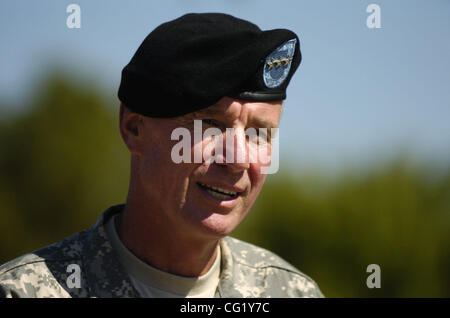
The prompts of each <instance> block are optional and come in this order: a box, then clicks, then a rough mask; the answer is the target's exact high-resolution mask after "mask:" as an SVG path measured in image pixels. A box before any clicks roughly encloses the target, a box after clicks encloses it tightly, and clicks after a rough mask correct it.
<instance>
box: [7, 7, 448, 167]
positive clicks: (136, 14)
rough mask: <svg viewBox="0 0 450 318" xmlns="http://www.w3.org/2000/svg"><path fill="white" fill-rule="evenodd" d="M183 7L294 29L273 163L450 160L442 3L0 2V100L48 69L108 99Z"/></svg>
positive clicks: (17, 98)
mask: <svg viewBox="0 0 450 318" xmlns="http://www.w3.org/2000/svg"><path fill="white" fill-rule="evenodd" d="M70 3H76V4H79V5H80V7H81V29H68V28H67V26H66V18H67V16H68V14H67V13H66V7H67V6H68V5H69V4H70ZM370 3H376V4H378V5H379V6H380V8H381V28H380V29H369V28H368V27H367V26H366V18H367V16H368V15H369V13H367V12H366V7H367V6H368V5H369V4H370ZM188 12H224V13H229V14H232V15H235V16H237V17H240V18H244V19H247V20H250V21H252V22H254V23H256V24H257V25H259V26H260V27H261V28H262V29H271V28H288V29H291V30H293V31H294V32H296V33H297V34H298V36H299V38H300V43H301V50H302V54H303V61H302V64H301V65H300V67H299V69H298V71H297V73H296V74H295V76H294V78H293V80H292V81H291V84H290V86H289V88H288V91H287V94H288V99H287V101H286V109H285V112H284V115H283V118H282V121H281V129H280V138H281V140H280V150H281V158H282V160H283V159H284V160H290V161H291V162H293V163H296V164H298V166H299V167H308V166H311V165H319V166H322V167H325V168H327V167H329V168H331V169H334V168H337V167H345V166H348V165H355V164H359V163H360V162H367V161H368V160H369V161H370V160H371V158H379V157H389V156H390V155H392V154H395V153H397V152H398V151H399V150H401V149H405V150H408V151H409V152H411V153H412V154H414V155H415V156H416V157H417V158H423V159H428V160H434V161H439V162H444V163H447V165H448V163H449V162H450V147H449V145H450V126H449V118H450V75H449V74H450V62H449V57H450V1H446V0H434V1H416V0H408V1H406V0H403V1H401V0H397V1H362V0H345V1H334V0H328V1H325V0H318V1H298V0H297V1H294V0H292V1H285V0H279V1H266V0H259V1H256V0H248V1H238V0H227V1H226V0H222V1H211V0H209V1H186V0H178V1H176V0H165V1H144V0H133V1H125V0H121V1H117V0H116V1H113V0H108V1H106V0H83V1H81V0H79V1H61V0H58V1H57V0H40V1H28V0H14V1H13V0H2V1H1V2H0V38H1V43H2V46H1V50H0V70H1V72H0V100H4V101H7V102H9V103H20V102H21V101H23V100H24V99H26V98H27V97H28V98H29V97H30V96H31V95H30V93H31V92H32V88H33V87H35V86H34V84H35V82H36V80H37V79H39V77H40V76H41V75H42V74H43V73H44V72H45V71H46V70H48V69H49V68H50V67H53V66H61V67H64V68H66V69H67V70H71V71H73V72H74V73H76V74H79V75H82V76H83V78H85V79H88V80H89V82H92V83H95V85H97V86H98V87H100V88H101V89H103V90H104V91H105V92H106V94H107V95H109V96H111V97H112V98H114V96H115V94H116V91H117V87H118V85H119V81H120V72H121V69H122V68H123V66H125V65H126V64H127V63H128V61H129V60H130V58H131V56H132V55H133V54H134V52H135V50H136V49H137V47H138V46H139V44H140V43H141V42H142V40H143V39H144V38H145V36H146V35H147V34H148V33H149V32H150V31H151V30H153V29H154V28H155V27H156V26H158V25H159V24H161V23H163V22H166V21H168V20H172V19H174V18H177V17H178V16H180V15H182V14H185V13H188ZM2 111H3V112H5V111H9V110H8V109H3V110H2ZM281 168H282V167H281Z"/></svg>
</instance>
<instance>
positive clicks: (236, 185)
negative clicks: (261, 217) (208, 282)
mask: <svg viewBox="0 0 450 318" xmlns="http://www.w3.org/2000/svg"><path fill="white" fill-rule="evenodd" d="M281 107H282V103H281V102H272V103H266V102H248V101H242V100H235V99H231V98H228V97H224V98H222V99H221V100H220V101H219V102H218V103H216V104H215V105H213V106H211V107H208V108H206V109H203V110H200V111H197V112H195V113H191V114H187V115H184V116H180V117H176V118H149V117H145V116H142V121H141V125H142V131H141V132H140V134H141V135H140V146H139V147H138V148H139V150H138V151H136V152H135V153H134V159H133V161H134V164H133V165H134V167H133V166H132V169H134V176H135V177H136V178H137V179H138V182H137V184H138V187H139V188H140V189H139V193H141V194H142V195H141V198H140V200H141V204H145V205H146V206H148V208H149V213H151V216H149V219H151V220H153V221H154V222H155V224H160V225H161V226H163V227H167V230H168V231H172V230H175V229H176V230H177V231H183V232H185V233H186V234H189V235H190V234H192V235H197V236H199V237H205V236H209V237H214V238H217V237H223V236H226V235H228V234H229V233H230V232H232V231H233V230H234V229H235V228H236V227H237V226H238V225H239V224H240V223H241V221H242V220H243V219H244V218H245V216H246V215H247V213H248V212H249V210H250V208H251V206H252V205H253V203H254V202H255V200H256V198H257V196H258V194H259V192H260V190H261V188H262V186H263V184H264V181H265V177H266V175H265V174H262V173H261V167H262V166H267V164H264V163H262V162H261V161H260V160H256V162H255V160H249V152H250V151H251V150H252V149H253V150H254V149H255V143H254V141H253V142H252V141H251V140H249V139H248V138H246V137H245V135H244V131H245V130H246V129H247V128H256V130H258V128H267V130H268V132H269V133H270V128H277V127H278V123H279V119H280V114H281ZM194 120H202V128H203V131H205V129H207V128H212V127H215V128H219V129H220V130H221V131H223V132H224V133H223V135H222V138H223V144H224V147H226V146H225V145H226V139H227V135H226V133H225V130H226V128H233V129H234V132H235V137H234V138H235V139H234V147H233V148H232V149H230V147H228V148H227V149H224V150H223V159H224V160H223V163H217V162H206V161H205V160H202V162H201V163H195V162H194V151H195V149H196V150H197V151H198V149H199V146H201V147H200V149H203V150H204V149H206V148H207V146H208V145H209V147H211V145H214V141H213V139H211V138H206V139H205V138H203V140H201V141H199V142H200V143H201V145H199V144H198V142H197V144H196V143H195V141H194ZM176 128H186V129H187V130H189V132H190V136H191V143H190V145H191V147H190V149H189V151H190V152H191V159H192V160H191V163H185V162H182V163H178V164H177V163H175V162H174V160H173V158H172V156H171V154H172V148H173V147H174V145H175V144H177V143H179V140H172V138H171V135H172V132H173V131H174V130H175V129H176ZM202 133H203V132H202ZM265 140H266V138H264V142H261V141H260V144H261V146H265V147H267V150H268V152H269V154H270V153H271V144H270V142H271V140H270V137H269V138H268V140H267V142H265ZM211 143H212V144H211ZM239 151H240V152H241V154H243V156H244V158H245V161H244V162H243V163H242V161H240V162H237V161H238V160H237V156H238V154H237V153H238V152H239ZM216 152H217V149H216ZM231 152H233V153H234V160H233V161H234V162H227V160H226V158H227V156H230V154H231ZM213 187H214V188H213ZM224 190H225V192H228V194H226V193H224ZM168 234H169V233H168Z"/></svg>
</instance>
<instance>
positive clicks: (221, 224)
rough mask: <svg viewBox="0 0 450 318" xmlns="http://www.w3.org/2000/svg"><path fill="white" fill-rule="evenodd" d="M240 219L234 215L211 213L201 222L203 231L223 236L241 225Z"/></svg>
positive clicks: (217, 236) (210, 234) (218, 236)
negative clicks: (233, 216)
mask: <svg viewBox="0 0 450 318" xmlns="http://www.w3.org/2000/svg"><path fill="white" fill-rule="evenodd" d="M239 223H240V222H239V221H238V220H236V219H234V218H232V215H222V214H211V215H210V217H208V218H206V219H204V220H202V221H201V223H200V224H199V226H200V228H201V231H202V232H204V233H205V234H207V235H208V236H214V237H216V238H222V237H225V236H228V235H230V234H231V232H233V231H234V229H235V228H236V227H237V226H238V225H239Z"/></svg>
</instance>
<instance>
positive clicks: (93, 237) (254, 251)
mask: <svg viewBox="0 0 450 318" xmlns="http://www.w3.org/2000/svg"><path fill="white" fill-rule="evenodd" d="M122 209H123V205H118V206H113V207H111V208H109V209H108V210H106V211H105V212H104V213H103V214H102V216H101V217H100V218H99V220H98V221H97V222H96V223H95V225H94V226H93V227H92V228H90V229H88V230H86V231H82V232H79V233H77V234H75V235H73V236H70V237H68V238H66V239H64V240H62V241H59V242H57V243H55V244H52V245H50V246H47V247H44V248H42V249H39V250H37V251H35V252H32V253H29V254H26V255H24V256H21V257H19V258H16V259H14V260H12V261H10V262H8V263H6V264H4V265H2V266H1V267H0V297H140V296H139V293H138V292H137V290H136V289H135V288H134V287H133V285H132V283H131V281H130V279H129V277H128V275H127V274H126V272H125V269H124V268H122V266H121V264H120V263H119V261H118V259H117V257H116V255H115V252H114V251H113V250H112V248H111V243H110V241H109V240H108V237H107V236H106V233H105V228H104V224H105V222H106V221H107V220H108V219H109V218H110V217H111V216H112V215H113V214H115V213H120V212H121V211H122ZM220 244H221V251H222V255H221V256H222V263H221V274H220V281H219V285H218V287H217V290H216V294H215V297H227V298H228V297H229V298H236V297H239V298H240V297H323V295H322V293H321V292H320V290H319V288H318V286H317V285H316V284H315V282H314V281H313V280H311V278H309V277H308V276H306V275H304V274H303V273H301V272H300V271H299V270H297V269H296V268H295V267H293V266H292V265H290V264H288V263H287V262H286V261H284V260H282V259H281V258H280V257H278V256H276V255H275V254H273V253H271V252H269V251H267V250H264V249H262V248H259V247H256V246H254V245H251V244H248V243H245V242H242V241H239V240H237V239H234V238H230V237H225V238H223V239H222V240H221V241H220ZM70 264H77V265H78V266H79V268H80V280H79V281H80V286H79V288H77V287H78V286H77V287H73V285H71V286H72V288H69V287H68V286H69V284H68V283H67V282H68V277H70V276H71V274H72V273H73V271H72V270H70V271H68V266H69V265H70ZM70 268H73V267H70Z"/></svg>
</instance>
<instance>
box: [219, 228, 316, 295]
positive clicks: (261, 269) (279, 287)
mask: <svg viewBox="0 0 450 318" xmlns="http://www.w3.org/2000/svg"><path fill="white" fill-rule="evenodd" d="M223 241H224V243H225V244H226V245H227V247H228V248H229V250H230V252H231V257H232V259H233V263H234V267H235V268H239V272H242V273H244V275H243V276H246V277H245V280H246V281H247V282H248V281H249V280H253V281H252V282H251V284H254V285H258V284H262V286H263V289H260V291H261V293H262V294H261V295H259V296H263V297H264V296H266V297H323V294H322V292H321V291H320V289H319V287H318V286H317V284H316V283H315V282H314V280H313V279H312V278H310V277H309V276H307V275H306V274H304V273H303V272H301V271H300V270H299V269H297V268H296V267H294V266H293V265H291V264H290V263H288V262H287V261H286V260H284V259H283V258H281V257H280V256H278V255H277V254H275V253H273V252H271V251H269V250H267V249H264V248H261V247H259V246H256V245H253V244H250V243H247V242H244V241H241V240H238V239H235V238H232V237H226V238H224V239H223ZM252 276H253V277H252ZM251 277H252V278H251ZM240 279H244V278H243V277H241V278H240ZM254 290H257V289H254Z"/></svg>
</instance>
